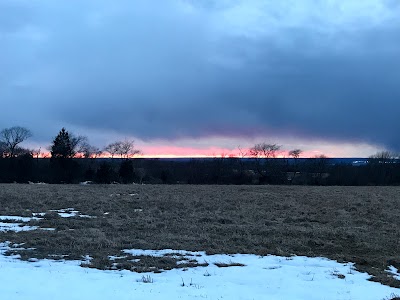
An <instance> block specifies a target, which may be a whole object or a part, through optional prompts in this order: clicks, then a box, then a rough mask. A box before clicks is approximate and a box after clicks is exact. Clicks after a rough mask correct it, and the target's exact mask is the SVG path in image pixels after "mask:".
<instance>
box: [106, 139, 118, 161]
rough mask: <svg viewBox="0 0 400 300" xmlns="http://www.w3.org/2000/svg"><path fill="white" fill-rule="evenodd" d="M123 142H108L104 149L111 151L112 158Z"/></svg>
mask: <svg viewBox="0 0 400 300" xmlns="http://www.w3.org/2000/svg"><path fill="white" fill-rule="evenodd" d="M120 144H121V142H115V143H111V144H108V145H107V146H105V147H104V151H105V152H108V153H110V155H111V158H114V155H115V154H117V153H118V152H119V149H120Z"/></svg>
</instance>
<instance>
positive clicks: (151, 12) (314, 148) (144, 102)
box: [0, 0, 400, 157]
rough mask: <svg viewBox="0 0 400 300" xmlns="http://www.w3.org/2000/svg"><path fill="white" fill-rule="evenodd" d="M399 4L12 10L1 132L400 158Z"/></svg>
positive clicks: (151, 146) (318, 0) (85, 5)
mask: <svg viewBox="0 0 400 300" xmlns="http://www.w3.org/2000/svg"><path fill="white" fill-rule="evenodd" d="M399 16H400V2H399V1H397V0H348V1H341V0H337V1H336V0H326V1H322V0H302V1H298V0H281V1H273V0H264V1H262V0H196V1H195V0H165V1H161V0H159V1H155V0H119V1H106V0H96V1H95V0H79V1H78V0H58V1H51V0H0V104H1V109H0V129H2V128H7V127H11V126H15V125H18V126H25V127H27V128H29V129H30V130H31V131H32V132H33V137H32V138H31V139H30V140H29V141H28V144H27V145H29V146H30V147H39V146H42V147H47V146H48V145H50V143H51V140H52V139H53V138H54V137H55V136H56V135H57V133H58V131H59V130H60V129H61V128H62V127H66V128H67V130H69V131H70V132H73V133H75V134H78V135H86V136H88V138H89V141H90V142H91V143H92V144H94V145H96V146H98V147H103V146H105V145H106V144H108V143H110V142H114V141H116V140H121V139H134V140H135V141H136V146H137V147H138V148H140V149H141V150H142V151H143V153H144V154H146V155H149V156H152V155H153V156H163V155H164V156H165V155H176V156H185V155H219V154H222V153H225V154H226V153H234V152H237V147H238V146H241V147H242V148H247V147H251V146H252V145H254V144H256V143H259V142H268V143H277V144H279V145H282V149H285V150H291V149H294V148H301V149H302V150H304V155H307V156H312V155H314V154H326V155H328V156H337V157H366V156H369V155H371V154H374V153H375V152H377V151H381V150H383V149H387V150H390V151H395V152H400V139H399V134H398V132H399V129H400V126H399V124H400V123H399V122H398V121H397V119H398V115H399V114H400V17H399Z"/></svg>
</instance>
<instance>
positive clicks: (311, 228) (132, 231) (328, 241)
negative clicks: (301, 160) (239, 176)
mask: <svg viewBox="0 0 400 300" xmlns="http://www.w3.org/2000/svg"><path fill="white" fill-rule="evenodd" d="M399 195H400V188H399V187H310V186H233V185H232V186H197V185H47V184H46V185H45V184H43V185H40V184H30V185H22V184H21V185H19V184H2V185H0V204H1V205H0V216H20V217H21V216H23V217H34V216H35V217H36V218H27V219H25V220H23V221H21V220H20V222H22V223H23V224H22V225H24V226H25V227H22V226H19V228H20V229H21V231H18V232H15V231H11V230H9V231H7V230H3V231H0V242H5V241H10V242H11V244H14V246H15V247H14V248H11V250H9V251H8V254H15V253H18V254H20V255H21V257H22V259H25V260H32V259H33V258H38V259H42V258H52V259H71V260H72V259H82V256H86V255H88V256H90V257H91V258H92V260H91V263H90V264H89V263H87V264H86V265H85V264H83V265H84V266H86V267H90V268H97V269H118V270H120V269H127V270H133V271H135V272H148V271H153V272H160V270H169V269H174V268H190V267H194V266H198V265H204V263H199V262H197V261H196V260H195V259H194V260H185V261H184V262H182V261H180V259H179V257H177V256H176V255H174V256H168V255H165V256H159V257H155V256H151V255H148V256H146V255H143V254H141V255H139V254H134V253H131V254H126V253H125V255H122V254H124V253H123V252H121V251H122V250H124V249H154V250H157V249H160V250H161V249H177V250H188V251H206V253H207V254H221V253H228V254H230V253H231V254H234V253H243V254H257V255H261V256H264V255H268V254H276V255H280V256H287V257H289V256H293V255H297V256H308V257H317V256H322V257H327V258H330V259H334V260H338V261H339V262H354V263H355V267H356V269H357V270H359V271H363V272H368V273H369V274H371V275H373V276H374V277H373V278H372V280H374V281H378V282H381V283H383V284H385V285H389V286H392V287H400V281H399V280H396V279H395V278H393V277H392V276H388V273H387V272H386V270H387V269H388V267H389V266H394V267H396V268H398V269H400V256H399V253H400V243H399V241H400V197H399ZM10 219H11V218H8V219H7V220H6V218H3V223H2V224H3V225H2V226H6V225H7V222H9V223H12V222H11V221H12V220H10ZM14 222H15V220H14ZM28 226H37V227H39V228H41V230H40V229H38V230H29V228H28ZM33 228H36V227H33ZM25 229H26V230H25ZM46 229H47V230H46ZM50 229H53V230H50ZM22 243H24V244H23V247H24V249H21V248H19V247H18V245H21V244H22ZM29 248H32V249H30V250H26V249H29ZM138 257H140V260H139V259H137V258H138ZM233 263H234V262H232V264H233Z"/></svg>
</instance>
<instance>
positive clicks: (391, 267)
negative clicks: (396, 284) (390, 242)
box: [387, 266, 400, 280]
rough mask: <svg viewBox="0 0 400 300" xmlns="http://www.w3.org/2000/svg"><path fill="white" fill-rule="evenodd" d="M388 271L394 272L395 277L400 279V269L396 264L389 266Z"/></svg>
mask: <svg viewBox="0 0 400 300" xmlns="http://www.w3.org/2000/svg"><path fill="white" fill-rule="evenodd" d="M387 272H388V273H390V274H392V275H393V278H394V279H397V280H400V273H399V270H398V269H397V268H395V267H394V266H389V270H387Z"/></svg>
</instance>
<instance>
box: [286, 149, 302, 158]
mask: <svg viewBox="0 0 400 300" xmlns="http://www.w3.org/2000/svg"><path fill="white" fill-rule="evenodd" d="M301 153H303V151H302V150H301V149H294V150H290V151H289V153H288V154H289V156H291V157H293V158H294V159H297V158H299V157H300V154H301Z"/></svg>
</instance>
